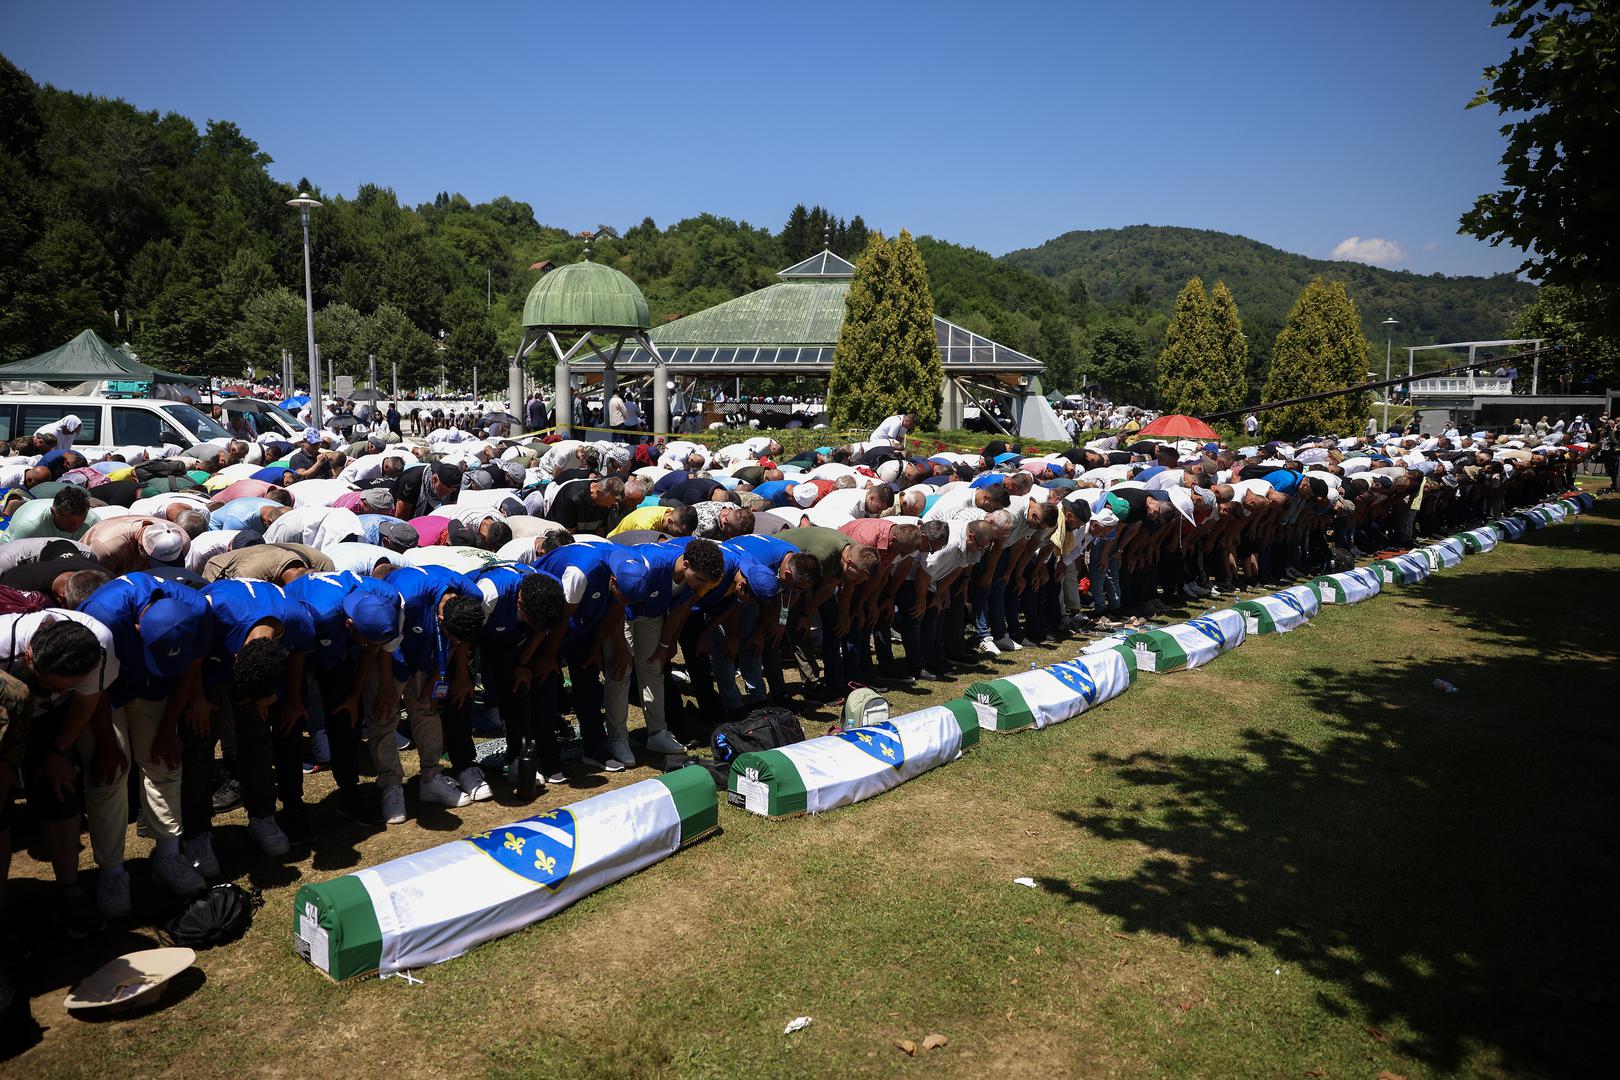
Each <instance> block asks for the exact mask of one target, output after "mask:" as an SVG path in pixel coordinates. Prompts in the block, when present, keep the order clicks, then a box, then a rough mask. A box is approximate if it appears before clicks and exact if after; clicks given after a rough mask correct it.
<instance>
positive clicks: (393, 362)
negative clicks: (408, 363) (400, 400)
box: [388, 360, 399, 398]
mask: <svg viewBox="0 0 1620 1080" xmlns="http://www.w3.org/2000/svg"><path fill="white" fill-rule="evenodd" d="M388 366H389V367H391V368H393V370H394V396H395V397H396V398H397V397H399V361H398V360H390V361H388Z"/></svg>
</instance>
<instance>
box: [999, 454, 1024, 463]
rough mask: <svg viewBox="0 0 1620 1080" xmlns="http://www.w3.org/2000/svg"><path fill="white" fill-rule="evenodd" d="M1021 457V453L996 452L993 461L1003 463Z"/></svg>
mask: <svg viewBox="0 0 1620 1080" xmlns="http://www.w3.org/2000/svg"><path fill="white" fill-rule="evenodd" d="M1022 457H1023V455H1021V454H997V455H996V458H995V463H996V464H997V465H1005V464H1007V462H1009V461H1018V460H1020V459H1021V458H1022Z"/></svg>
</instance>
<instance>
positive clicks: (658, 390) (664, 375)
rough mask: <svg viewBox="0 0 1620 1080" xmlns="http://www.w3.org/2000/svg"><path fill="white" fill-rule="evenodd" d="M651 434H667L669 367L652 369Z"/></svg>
mask: <svg viewBox="0 0 1620 1080" xmlns="http://www.w3.org/2000/svg"><path fill="white" fill-rule="evenodd" d="M652 383H653V434H655V435H668V434H669V367H668V366H667V365H665V364H657V365H655V366H654V367H653V377H652Z"/></svg>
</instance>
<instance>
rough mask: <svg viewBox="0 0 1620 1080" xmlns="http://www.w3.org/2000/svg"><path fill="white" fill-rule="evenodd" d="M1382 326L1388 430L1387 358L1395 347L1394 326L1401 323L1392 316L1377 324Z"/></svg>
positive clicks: (1385, 415)
mask: <svg viewBox="0 0 1620 1080" xmlns="http://www.w3.org/2000/svg"><path fill="white" fill-rule="evenodd" d="M1378 325H1379V326H1382V327H1383V328H1384V333H1385V335H1386V336H1385V338H1384V430H1385V431H1388V430H1389V358H1390V354H1391V353H1392V352H1393V351H1394V348H1395V328H1396V327H1397V326H1399V325H1401V324H1400V323H1399V322H1397V321H1396V320H1395V318H1394V317H1393V316H1392V317H1390V318H1388V319H1385V320H1384V321H1383V322H1381V323H1379V324H1378Z"/></svg>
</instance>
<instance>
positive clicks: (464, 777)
mask: <svg viewBox="0 0 1620 1080" xmlns="http://www.w3.org/2000/svg"><path fill="white" fill-rule="evenodd" d="M513 764H514V765H515V764H517V762H516V761H515V760H514V761H513ZM456 784H457V786H459V787H460V788H461V790H462V791H465V792H466V793H467V798H468V799H469V800H470V801H472V802H483V801H484V800H485V799H488V798H490V797H491V796H493V795H494V792H492V791H490V790H489V781H487V780H485V779H484V770H483V769H480V768H479V767H478V766H476V765H469V766H467V767H466V768H465V769H462V770H461V771H460V772H459V773H457V774H456Z"/></svg>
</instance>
